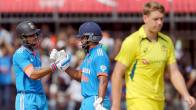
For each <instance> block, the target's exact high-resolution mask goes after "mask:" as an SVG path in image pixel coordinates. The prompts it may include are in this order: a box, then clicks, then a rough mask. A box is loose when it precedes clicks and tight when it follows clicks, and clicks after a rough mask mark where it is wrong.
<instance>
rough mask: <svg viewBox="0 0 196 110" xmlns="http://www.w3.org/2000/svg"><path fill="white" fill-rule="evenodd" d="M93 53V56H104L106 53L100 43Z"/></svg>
mask: <svg viewBox="0 0 196 110" xmlns="http://www.w3.org/2000/svg"><path fill="white" fill-rule="evenodd" d="M93 54H94V56H95V57H105V56H107V53H106V51H105V50H104V49H103V47H102V45H101V44H100V45H98V46H97V47H96V48H95V50H94V52H93Z"/></svg>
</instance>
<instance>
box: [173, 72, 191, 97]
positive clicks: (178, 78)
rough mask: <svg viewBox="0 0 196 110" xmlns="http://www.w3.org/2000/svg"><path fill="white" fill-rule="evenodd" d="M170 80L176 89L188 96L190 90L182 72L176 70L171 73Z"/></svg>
mask: <svg viewBox="0 0 196 110" xmlns="http://www.w3.org/2000/svg"><path fill="white" fill-rule="evenodd" d="M170 80H171V82H172V84H173V85H174V87H175V88H176V90H177V91H178V92H179V93H180V94H181V95H182V96H187V95H189V93H188V90H187V88H186V84H185V81H184V78H183V77H182V75H181V73H180V72H174V73H172V74H171V75H170Z"/></svg>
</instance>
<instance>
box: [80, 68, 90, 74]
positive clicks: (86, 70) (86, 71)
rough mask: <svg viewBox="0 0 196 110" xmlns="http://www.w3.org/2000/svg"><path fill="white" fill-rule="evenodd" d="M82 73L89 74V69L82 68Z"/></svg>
mask: <svg viewBox="0 0 196 110" xmlns="http://www.w3.org/2000/svg"><path fill="white" fill-rule="evenodd" d="M82 72H83V73H87V74H90V72H91V71H90V69H88V68H82Z"/></svg>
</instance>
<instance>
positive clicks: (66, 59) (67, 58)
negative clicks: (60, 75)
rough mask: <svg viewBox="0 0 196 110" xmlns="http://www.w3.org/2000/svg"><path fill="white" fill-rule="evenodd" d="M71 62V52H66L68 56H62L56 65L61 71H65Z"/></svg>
mask: <svg viewBox="0 0 196 110" xmlns="http://www.w3.org/2000/svg"><path fill="white" fill-rule="evenodd" d="M70 62H71V54H66V56H65V57H64V58H63V57H62V58H61V59H60V60H59V61H57V62H56V66H57V68H58V69H59V70H60V71H63V72H64V71H65V70H66V69H67V68H68V67H69V66H70Z"/></svg>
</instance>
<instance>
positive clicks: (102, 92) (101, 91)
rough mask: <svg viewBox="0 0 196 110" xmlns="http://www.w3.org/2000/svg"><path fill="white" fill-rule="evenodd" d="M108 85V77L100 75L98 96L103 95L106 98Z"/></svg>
mask: <svg viewBox="0 0 196 110" xmlns="http://www.w3.org/2000/svg"><path fill="white" fill-rule="evenodd" d="M107 85H108V79H107V77H106V76H99V94H98V97H102V98H103V99H104V97H105V93H106V89H107Z"/></svg>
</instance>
